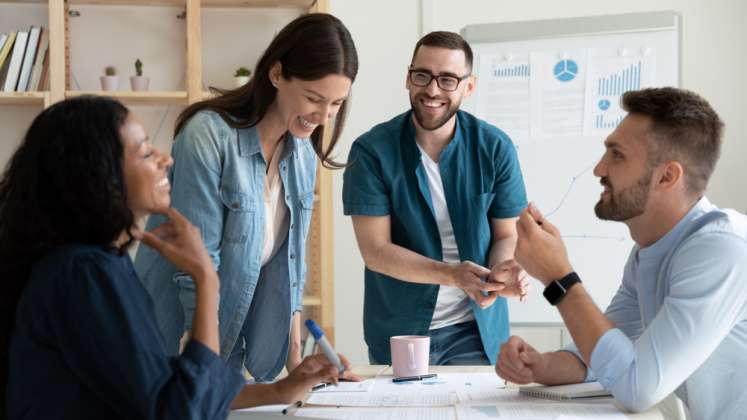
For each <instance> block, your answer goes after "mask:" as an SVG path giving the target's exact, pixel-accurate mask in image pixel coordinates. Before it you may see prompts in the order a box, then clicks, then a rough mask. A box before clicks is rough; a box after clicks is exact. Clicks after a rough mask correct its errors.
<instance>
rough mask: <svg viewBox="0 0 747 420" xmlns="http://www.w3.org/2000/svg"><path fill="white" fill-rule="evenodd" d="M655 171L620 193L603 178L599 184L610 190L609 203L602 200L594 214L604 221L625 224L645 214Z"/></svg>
mask: <svg viewBox="0 0 747 420" xmlns="http://www.w3.org/2000/svg"><path fill="white" fill-rule="evenodd" d="M652 175H653V170H650V171H648V173H646V174H644V175H643V176H641V177H640V178H638V181H636V183H635V184H633V186H631V187H628V188H626V189H624V190H621V191H620V192H617V193H616V192H615V191H614V190H613V189H612V185H610V183H609V180H608V179H607V178H606V177H603V178H602V179H600V180H599V182H600V183H601V184H602V185H604V186H607V187H609V188H610V192H609V196H608V200H607V202H605V201H604V198H600V199H599V201H598V202H597V204H596V205H595V206H594V213H596V215H597V217H598V218H600V219H602V220H612V221H616V222H623V221H625V220H629V219H632V218H634V217H636V216H640V215H641V214H643V211H644V210H645V208H646V203H647V202H648V192H649V190H650V189H651V177H652Z"/></svg>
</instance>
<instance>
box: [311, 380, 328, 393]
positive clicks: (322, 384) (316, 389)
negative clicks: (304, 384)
mask: <svg viewBox="0 0 747 420" xmlns="http://www.w3.org/2000/svg"><path fill="white" fill-rule="evenodd" d="M327 386H329V384H328V383H325V382H322V383H321V384H316V385H314V386H312V387H311V390H312V391H318V390H320V389H324V388H326V387H327Z"/></svg>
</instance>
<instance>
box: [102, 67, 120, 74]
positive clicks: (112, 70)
mask: <svg viewBox="0 0 747 420" xmlns="http://www.w3.org/2000/svg"><path fill="white" fill-rule="evenodd" d="M104 74H105V75H107V76H116V75H117V69H115V68H114V67H113V66H108V67H106V68H105V69H104Z"/></svg>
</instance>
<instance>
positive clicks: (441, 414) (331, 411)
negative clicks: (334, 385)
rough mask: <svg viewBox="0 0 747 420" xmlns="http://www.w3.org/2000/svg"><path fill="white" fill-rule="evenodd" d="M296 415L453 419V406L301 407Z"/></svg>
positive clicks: (368, 419) (355, 419)
mask: <svg viewBox="0 0 747 420" xmlns="http://www.w3.org/2000/svg"><path fill="white" fill-rule="evenodd" d="M296 415H298V416H303V417H307V418H309V417H311V418H323V419H351V420H454V419H455V418H456V413H455V411H454V407H427V408H426V407H423V408H415V407H410V408H377V409H371V408H301V409H299V410H298V411H297V412H296Z"/></svg>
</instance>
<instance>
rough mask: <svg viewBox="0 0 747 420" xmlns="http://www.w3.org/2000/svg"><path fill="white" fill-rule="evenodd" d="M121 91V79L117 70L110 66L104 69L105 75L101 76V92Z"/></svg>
mask: <svg viewBox="0 0 747 420" xmlns="http://www.w3.org/2000/svg"><path fill="white" fill-rule="evenodd" d="M117 89H119V77H118V76H117V69H115V68H114V67H112V66H108V67H106V68H105V69H104V75H103V76H101V90H104V91H113V90H117Z"/></svg>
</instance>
